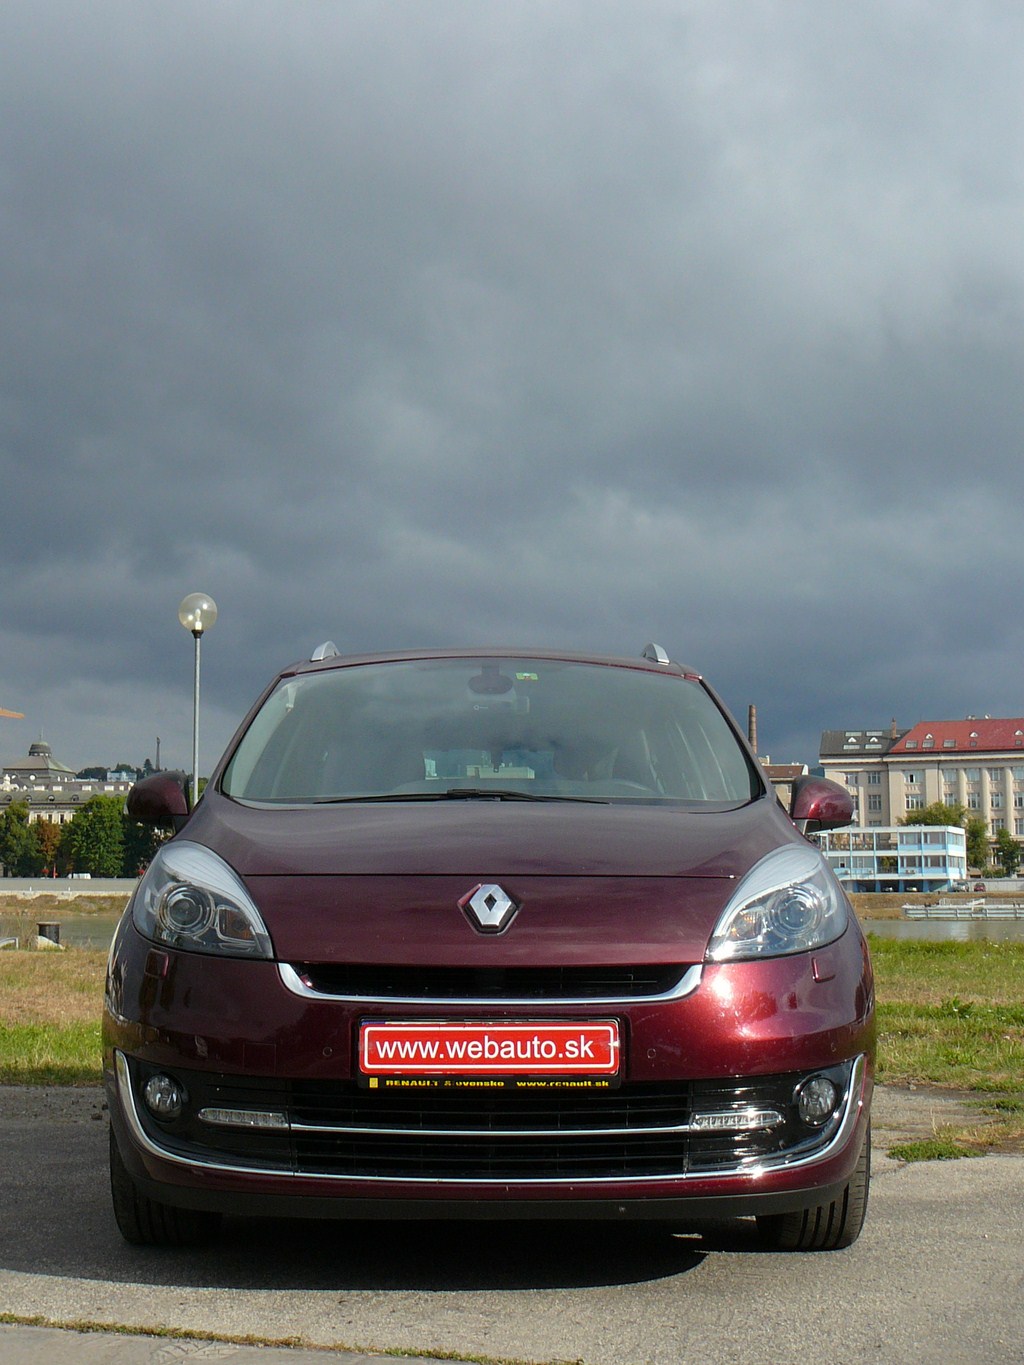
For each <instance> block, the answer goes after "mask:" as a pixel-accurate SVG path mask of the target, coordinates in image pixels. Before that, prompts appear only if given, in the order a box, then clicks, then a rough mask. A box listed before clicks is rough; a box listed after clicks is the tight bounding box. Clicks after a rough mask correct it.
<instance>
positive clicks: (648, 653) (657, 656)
mask: <svg viewBox="0 0 1024 1365" xmlns="http://www.w3.org/2000/svg"><path fill="white" fill-rule="evenodd" d="M643 658H645V659H650V661H651V663H652V664H669V663H671V662H672V660H671V659H670V658H669V657H668V655H667V654H666V653H665V651H664V650H663V649H662V647H661V645H644V652H643Z"/></svg>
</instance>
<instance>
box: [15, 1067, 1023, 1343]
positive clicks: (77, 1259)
mask: <svg viewBox="0 0 1024 1365" xmlns="http://www.w3.org/2000/svg"><path fill="white" fill-rule="evenodd" d="M903 1099H905V1100H906V1105H905V1106H903V1108H902V1109H900V1110H899V1111H898V1112H897V1110H896V1109H894V1108H893V1107H892V1106H891V1105H889V1104H888V1102H887V1099H886V1097H883V1098H882V1103H881V1104H880V1105H879V1108H878V1111H877V1114H876V1138H877V1136H878V1132H879V1129H882V1130H883V1132H884V1133H885V1137H884V1141H886V1142H888V1141H890V1140H891V1136H892V1133H893V1132H894V1131H897V1132H898V1131H899V1129H900V1126H901V1125H902V1127H903V1128H908V1129H909V1130H910V1131H913V1123H914V1121H915V1120H914V1118H913V1116H914V1115H915V1114H916V1115H917V1116H918V1120H919V1126H920V1127H922V1128H927V1126H928V1124H929V1123H930V1122H932V1121H933V1120H934V1112H935V1106H936V1104H937V1103H938V1099H937V1098H936V1097H933V1096H927V1095H922V1096H918V1097H917V1098H916V1099H914V1098H913V1097H903ZM942 1102H943V1103H944V1104H950V1103H954V1102H955V1099H954V1098H952V1097H945V1099H944V1100H943V1101H942ZM894 1113H896V1114H897V1117H896V1118H893V1114H894ZM900 1115H902V1117H901V1116H900ZM0 1210H2V1216H0V1314H7V1315H8V1324H7V1325H0V1362H3V1365H9V1363H10V1365H21V1362H25V1365H44V1363H45V1365H63V1362H64V1361H65V1360H66V1361H69V1362H70V1361H72V1360H73V1361H75V1362H86V1363H87V1365H88V1362H92V1361H100V1360H102V1361H104V1362H122V1361H123V1362H125V1365H142V1363H143V1362H146V1365H148V1363H149V1362H174V1361H178V1360H190V1359H196V1360H216V1361H227V1362H241V1361H245V1362H249V1361H260V1362H275V1363H276V1362H279V1361H280V1362H285V1361H286V1362H288V1365H296V1362H305V1361H323V1360H324V1359H325V1358H327V1359H330V1358H332V1357H331V1355H330V1354H328V1355H327V1356H326V1357H325V1354H324V1352H325V1350H326V1351H327V1352H334V1353H336V1354H335V1355H334V1358H335V1359H339V1361H340V1362H343V1365H365V1362H368V1361H369V1360H370V1359H379V1358H380V1357H379V1354H378V1353H397V1352H401V1353H402V1358H403V1359H405V1360H407V1361H408V1360H414V1361H419V1362H423V1361H425V1360H426V1359H428V1358H431V1357H432V1358H434V1359H435V1360H436V1359H437V1358H438V1356H442V1355H444V1354H445V1353H447V1354H448V1355H449V1357H450V1356H452V1355H456V1356H458V1357H460V1358H463V1359H470V1360H472V1359H482V1358H489V1359H490V1360H492V1361H493V1360H495V1359H498V1358H505V1359H513V1360H519V1361H530V1362H553V1361H563V1362H564V1361H573V1362H576V1361H584V1362H586V1365H678V1363H679V1362H680V1361H694V1362H696V1361H699V1362H702V1365H716V1363H717V1362H723V1365H768V1363H769V1362H770V1365H788V1363H789V1362H792V1363H793V1365H796V1362H801V1365H803V1362H806V1361H808V1360H822V1361H828V1362H830V1365H862V1362H877V1363H878V1365H882V1363H884V1365H892V1363H895V1365H901V1363H902V1362H907V1365H911V1362H913V1365H997V1363H998V1365H1014V1363H1015V1362H1022V1363H1024V1257H1022V1242H1024V1237H1022V1234H1024V1157H1021V1156H989V1157H984V1158H981V1159H977V1160H971V1161H956V1162H931V1163H916V1164H912V1165H904V1164H902V1163H899V1162H895V1161H892V1160H890V1159H888V1158H886V1157H885V1156H884V1154H883V1153H882V1152H881V1151H879V1150H876V1152H875V1167H874V1173H873V1179H872V1187H871V1203H870V1208H869V1212H868V1221H867V1225H866V1227H865V1230H864V1233H863V1234H862V1236H861V1238H860V1240H859V1241H858V1242H857V1243H856V1245H855V1246H853V1247H851V1248H850V1249H848V1250H847V1251H842V1252H832V1253H818V1254H799V1255H780V1254H769V1253H765V1252H762V1251H760V1250H759V1248H758V1244H757V1242H756V1240H755V1237H754V1234H753V1229H752V1226H750V1225H747V1224H743V1223H735V1224H731V1225H729V1224H723V1225H721V1226H720V1227H716V1228H714V1229H708V1230H705V1231H704V1232H703V1233H682V1232H675V1233H674V1232H670V1231H666V1230H664V1229H660V1228H654V1227H650V1228H648V1227H637V1226H635V1225H634V1226H631V1227H623V1226H621V1225H593V1224H586V1225H579V1224H575V1225H559V1226H544V1225H535V1224H529V1225H523V1226H519V1225H496V1224H472V1225H467V1224H456V1223H449V1224H433V1225H431V1224H405V1225H403V1224H358V1223H320V1224H310V1223H285V1222H280V1223H272V1222H262V1221H252V1220H241V1219H239V1220H228V1222H227V1223H226V1224H225V1230H224V1235H223V1237H222V1238H221V1240H220V1242H219V1243H217V1244H216V1245H215V1246H213V1247H210V1248H206V1249H204V1250H202V1251H191V1252H187V1251H159V1250H154V1249H140V1248H133V1247H129V1246H127V1245H126V1244H125V1243H124V1242H122V1240H121V1238H120V1237H119V1235H118V1233H117V1230H116V1228H115V1227H114V1224H113V1221H112V1218H111V1216H110V1211H109V1205H108V1194H107V1177H106V1116H105V1114H104V1112H103V1110H102V1097H101V1096H100V1094H99V1092H98V1091H91V1090H80V1091H67V1090H42V1091H25V1090H21V1089H18V1088H13V1087H11V1088H4V1087H0ZM12 1317H13V1318H17V1319H18V1320H19V1321H18V1322H11V1320H10V1319H11V1318H12ZM33 1323H34V1324H49V1325H31V1324H33ZM55 1324H63V1325H64V1327H63V1330H61V1329H59V1328H58V1327H56V1326H54V1325H55ZM84 1325H89V1326H90V1327H100V1328H112V1327H123V1328H129V1329H132V1330H133V1331H135V1332H136V1333H139V1335H133V1336H126V1335H121V1334H113V1333H112V1332H110V1331H107V1330H101V1331H89V1332H82V1331H80V1330H74V1329H76V1328H81V1327H83V1326H84ZM175 1330H177V1331H180V1332H185V1333H192V1334H194V1336H193V1337H191V1338H185V1339H183V1338H177V1337H174V1336H171V1335H159V1334H160V1333H164V1334H167V1333H171V1332H173V1331H175ZM147 1331H148V1332H149V1333H150V1335H146V1333H147ZM217 1337H220V1338H221V1340H216V1339H215V1338H217ZM227 1338H233V1339H234V1340H233V1341H230V1340H226V1339H227ZM261 1341H267V1342H272V1343H277V1344H276V1345H273V1346H267V1347H263V1346H260V1345H257V1344H248V1343H249V1342H252V1343H256V1342H261ZM286 1342H295V1343H297V1345H296V1347H295V1348H291V1347H289V1346H286V1345H284V1344H282V1343H286ZM243 1343H244V1344H243Z"/></svg>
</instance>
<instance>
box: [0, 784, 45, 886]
mask: <svg viewBox="0 0 1024 1365" xmlns="http://www.w3.org/2000/svg"><path fill="white" fill-rule="evenodd" d="M0 863H3V865H4V872H5V874H6V875H7V876H8V877H37V876H38V875H39V871H40V869H41V867H42V862H41V861H40V857H39V845H38V844H37V843H36V840H35V836H34V835H33V833H32V830H31V827H30V826H29V822H28V806H27V804H26V803H25V802H24V801H12V802H11V804H10V805H9V806H8V807H7V809H6V810H5V811H4V813H3V815H0Z"/></svg>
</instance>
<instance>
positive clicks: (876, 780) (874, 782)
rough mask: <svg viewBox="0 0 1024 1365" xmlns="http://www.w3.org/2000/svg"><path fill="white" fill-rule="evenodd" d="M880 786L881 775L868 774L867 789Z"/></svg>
mask: <svg viewBox="0 0 1024 1365" xmlns="http://www.w3.org/2000/svg"><path fill="white" fill-rule="evenodd" d="M881 785H882V774H881V773H868V786H869V787H880V786H881Z"/></svg>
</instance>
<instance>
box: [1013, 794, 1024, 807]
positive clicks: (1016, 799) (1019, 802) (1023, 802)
mask: <svg viewBox="0 0 1024 1365" xmlns="http://www.w3.org/2000/svg"><path fill="white" fill-rule="evenodd" d="M1013 804H1014V805H1015V806H1016V808H1017V809H1018V810H1024V792H1014V793H1013Z"/></svg>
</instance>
